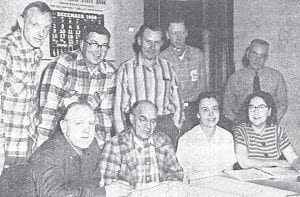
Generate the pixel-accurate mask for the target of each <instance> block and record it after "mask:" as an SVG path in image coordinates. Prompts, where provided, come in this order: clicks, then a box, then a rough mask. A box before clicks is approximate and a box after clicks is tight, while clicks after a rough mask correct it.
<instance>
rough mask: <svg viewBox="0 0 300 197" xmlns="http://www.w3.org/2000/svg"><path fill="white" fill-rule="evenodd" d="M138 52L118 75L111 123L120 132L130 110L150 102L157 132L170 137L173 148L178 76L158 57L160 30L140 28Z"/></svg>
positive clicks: (177, 122)
mask: <svg viewBox="0 0 300 197" xmlns="http://www.w3.org/2000/svg"><path fill="white" fill-rule="evenodd" d="M137 42H138V44H139V46H140V49H141V50H140V52H139V53H138V54H137V55H136V56H134V57H133V58H131V59H129V60H128V61H126V62H125V63H123V64H122V65H121V66H120V67H119V69H118V73H117V80H116V97H115V105H114V123H115V126H116V131H117V132H118V133H119V132H121V131H122V130H124V128H125V127H126V116H127V114H128V111H129V109H130V107H131V106H132V105H133V103H135V102H136V101H139V100H149V101H151V102H153V103H154V104H155V105H156V106H157V108H158V120H157V130H161V131H162V132H165V133H166V134H168V135H169V137H170V138H171V140H172V142H173V144H174V145H176V138H177V136H178V134H179V130H178V129H179V128H180V126H181V124H182V108H181V104H180V103H181V102H180V97H179V92H178V85H177V81H176V80H177V79H176V78H177V77H176V74H175V72H174V70H173V67H172V65H171V63H170V62H169V61H167V60H165V59H163V58H161V57H158V54H159V52H160V48H161V46H162V42H163V41H162V32H161V30H160V28H155V27H150V26H147V25H143V26H141V28H140V32H139V34H138V36H137Z"/></svg>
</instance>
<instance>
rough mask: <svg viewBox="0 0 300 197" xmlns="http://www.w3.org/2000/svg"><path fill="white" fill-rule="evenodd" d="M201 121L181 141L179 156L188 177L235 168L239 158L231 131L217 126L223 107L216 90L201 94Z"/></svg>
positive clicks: (209, 174) (199, 98)
mask: <svg viewBox="0 0 300 197" xmlns="http://www.w3.org/2000/svg"><path fill="white" fill-rule="evenodd" d="M198 103H199V105H198V106H199V108H198V113H197V117H198V118H199V124H198V125H196V126H195V127H194V128H193V129H191V130H190V131H187V132H186V133H185V134H184V135H183V136H182V137H181V138H179V141H178V149H177V158H178V160H179V163H180V165H181V166H182V167H183V169H184V174H185V177H186V178H188V179H190V180H193V179H197V178H200V177H205V176H212V175H216V174H220V173H221V172H222V171H223V170H224V169H232V168H233V164H234V163H235V162H236V157H235V153H234V143H233V137H232V135H231V133H230V132H229V131H227V130H224V129H222V128H220V127H218V126H217V123H218V121H219V118H220V109H219V104H218V100H217V97H216V95H215V94H214V93H211V92H204V93H201V94H200V95H199V97H198Z"/></svg>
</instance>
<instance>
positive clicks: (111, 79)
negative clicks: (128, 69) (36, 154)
mask: <svg viewBox="0 0 300 197" xmlns="http://www.w3.org/2000/svg"><path fill="white" fill-rule="evenodd" d="M109 40H110V33H109V31H108V30H107V29H106V28H105V27H104V26H102V25H99V24H95V23H91V24H87V25H86V27H85V28H84V29H83V30H82V32H81V35H80V42H79V44H80V49H78V50H76V51H72V52H67V53H64V54H62V55H60V56H58V57H57V58H56V59H55V60H54V61H53V62H51V63H50V64H49V65H48V67H47V68H46V71H45V74H44V77H43V80H42V84H41V92H40V120H41V121H40V124H39V125H38V127H37V130H38V133H39V140H38V145H39V144H41V143H42V142H44V141H45V140H46V139H47V136H48V135H49V134H50V133H53V131H55V127H56V125H57V121H58V119H59V118H60V117H61V111H62V109H63V107H64V106H63V102H61V101H62V100H63V98H67V97H72V96H75V97H86V98H88V100H89V101H94V100H95V102H94V104H92V105H93V108H94V111H95V114H96V118H97V119H96V138H97V139H98V140H100V141H102V140H107V139H109V138H110V136H111V132H112V110H113V109H112V108H113V105H112V103H113V100H114V95H115V69H114V67H113V65H112V64H111V63H109V62H108V61H106V60H105V57H106V54H107V51H108V49H109ZM96 101H97V102H96ZM100 141H98V142H99V143H101V142H100Z"/></svg>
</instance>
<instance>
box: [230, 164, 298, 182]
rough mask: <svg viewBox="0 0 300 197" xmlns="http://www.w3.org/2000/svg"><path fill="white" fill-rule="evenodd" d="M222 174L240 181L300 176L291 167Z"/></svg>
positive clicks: (231, 171) (253, 169) (251, 169)
mask: <svg viewBox="0 0 300 197" xmlns="http://www.w3.org/2000/svg"><path fill="white" fill-rule="evenodd" d="M224 173H225V174H228V175H230V176H231V177H233V178H236V179H239V180H242V181H253V180H261V179H277V178H291V177H297V176H300V173H298V172H297V171H295V170H293V169H291V167H285V168H283V167H263V168H249V169H243V170H225V171H224Z"/></svg>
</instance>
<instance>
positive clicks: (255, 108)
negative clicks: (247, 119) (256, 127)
mask: <svg viewBox="0 0 300 197" xmlns="http://www.w3.org/2000/svg"><path fill="white" fill-rule="evenodd" d="M267 108H268V106H267V105H263V104H262V105H258V106H254V105H249V112H254V111H258V112H263V111H265V110H266V109H267Z"/></svg>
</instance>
